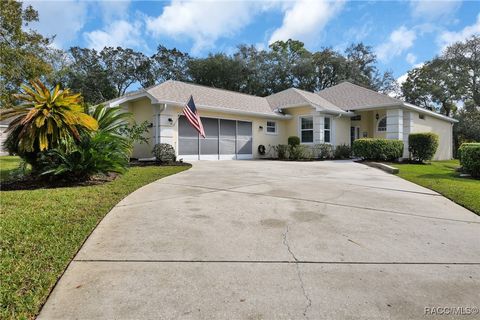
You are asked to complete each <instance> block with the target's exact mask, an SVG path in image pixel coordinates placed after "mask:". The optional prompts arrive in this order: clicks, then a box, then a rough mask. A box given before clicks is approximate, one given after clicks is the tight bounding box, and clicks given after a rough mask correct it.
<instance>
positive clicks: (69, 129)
mask: <svg viewBox="0 0 480 320" xmlns="http://www.w3.org/2000/svg"><path fill="white" fill-rule="evenodd" d="M22 89H23V92H22V93H21V94H17V95H16V98H17V99H18V100H20V101H22V103H21V104H19V105H17V106H15V107H13V108H10V109H6V110H3V111H2V112H1V113H0V119H2V120H3V119H9V118H14V119H13V120H12V122H11V123H10V125H9V127H8V129H7V131H6V132H7V133H8V137H7V141H6V147H7V149H8V151H9V152H10V153H16V154H18V155H20V156H22V157H23V158H24V159H25V160H27V161H28V162H29V163H31V164H33V162H32V159H34V158H35V157H34V156H35V155H36V153H38V152H40V151H43V150H48V149H51V148H55V147H59V146H60V145H63V146H66V147H67V148H68V146H69V144H70V143H71V141H72V140H77V141H79V140H80V134H81V132H82V131H87V132H91V131H95V130H97V129H98V123H97V121H96V120H95V119H94V118H92V117H91V116H89V115H88V114H86V113H85V112H84V108H83V106H82V105H81V97H80V94H72V93H70V90H69V89H65V90H60V86H58V85H57V86H56V87H55V88H54V89H53V90H52V91H50V90H49V89H47V88H46V87H45V86H44V85H43V83H42V82H41V81H39V80H33V81H31V87H28V86H22Z"/></svg>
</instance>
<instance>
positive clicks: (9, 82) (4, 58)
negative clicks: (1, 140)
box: [0, 0, 52, 108]
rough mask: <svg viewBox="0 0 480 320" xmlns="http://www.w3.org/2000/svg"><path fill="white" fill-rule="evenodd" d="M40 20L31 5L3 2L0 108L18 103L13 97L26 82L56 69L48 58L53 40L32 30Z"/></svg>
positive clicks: (0, 33)
mask: <svg viewBox="0 0 480 320" xmlns="http://www.w3.org/2000/svg"><path fill="white" fill-rule="evenodd" d="M36 21H38V13H37V11H35V10H34V9H33V8H32V6H31V5H26V6H22V3H21V2H19V1H14V0H2V3H1V5H0V35H1V41H0V55H1V59H0V106H1V107H2V108H10V107H12V106H13V105H14V104H15V101H14V98H13V97H12V94H13V93H15V92H18V91H19V89H20V85H21V84H22V83H24V82H25V81H26V80H30V79H34V78H37V77H40V76H42V75H45V74H48V73H50V72H51V70H52V66H50V65H49V63H48V61H47V55H48V52H49V50H51V48H50V47H49V45H50V43H51V41H52V39H51V38H46V37H44V36H42V35H40V34H39V33H37V32H36V31H34V30H32V29H30V28H28V25H29V24H30V23H32V22H36Z"/></svg>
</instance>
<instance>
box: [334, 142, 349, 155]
mask: <svg viewBox="0 0 480 320" xmlns="http://www.w3.org/2000/svg"><path fill="white" fill-rule="evenodd" d="M351 154H352V149H351V148H350V146H349V145H347V144H340V145H338V146H336V147H335V159H349V158H350V155H351Z"/></svg>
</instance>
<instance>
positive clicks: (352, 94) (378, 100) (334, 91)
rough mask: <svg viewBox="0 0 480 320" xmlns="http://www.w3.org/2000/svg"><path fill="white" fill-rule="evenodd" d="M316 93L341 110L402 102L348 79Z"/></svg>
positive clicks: (400, 103)
mask: <svg viewBox="0 0 480 320" xmlns="http://www.w3.org/2000/svg"><path fill="white" fill-rule="evenodd" d="M317 94H318V95H319V96H321V97H322V98H324V99H326V100H328V101H330V102H331V103H333V104H334V105H336V106H337V107H339V108H341V109H343V110H360V109H368V108H372V107H380V106H382V107H383V106H394V105H402V104H403V101H401V100H398V99H394V98H392V97H389V96H387V95H385V94H381V93H378V92H376V91H373V90H370V89H367V88H364V87H361V86H358V85H356V84H353V83H350V82H348V81H344V82H342V83H339V84H337V85H335V86H333V87H330V88H327V89H324V90H322V91H319V92H317Z"/></svg>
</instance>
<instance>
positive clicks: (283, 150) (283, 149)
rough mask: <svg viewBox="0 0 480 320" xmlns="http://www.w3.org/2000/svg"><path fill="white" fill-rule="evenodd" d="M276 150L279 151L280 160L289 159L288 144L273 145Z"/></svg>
mask: <svg viewBox="0 0 480 320" xmlns="http://www.w3.org/2000/svg"><path fill="white" fill-rule="evenodd" d="M273 148H274V150H275V152H276V153H277V157H278V159H280V160H286V159H288V145H286V144H279V145H277V146H275V147H273Z"/></svg>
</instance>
